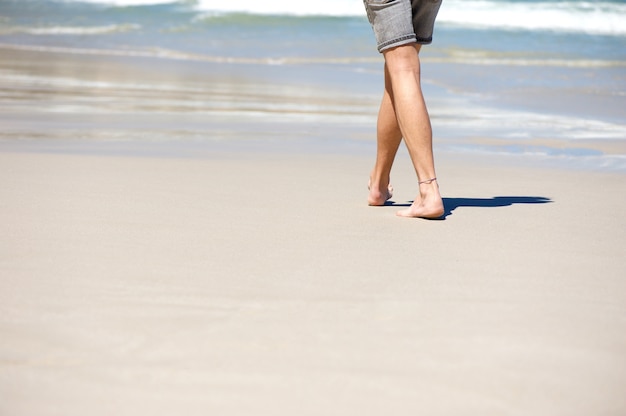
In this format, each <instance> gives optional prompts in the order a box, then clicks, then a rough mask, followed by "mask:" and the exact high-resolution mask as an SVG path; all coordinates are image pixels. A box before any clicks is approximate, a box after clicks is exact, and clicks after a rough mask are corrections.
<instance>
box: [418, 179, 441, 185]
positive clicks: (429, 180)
mask: <svg viewBox="0 0 626 416" xmlns="http://www.w3.org/2000/svg"><path fill="white" fill-rule="evenodd" d="M436 180H437V178H432V179H427V180H425V181H421V182H418V183H417V184H418V185H421V184H423V183H428V184H430V183H433V182H434V181H436Z"/></svg>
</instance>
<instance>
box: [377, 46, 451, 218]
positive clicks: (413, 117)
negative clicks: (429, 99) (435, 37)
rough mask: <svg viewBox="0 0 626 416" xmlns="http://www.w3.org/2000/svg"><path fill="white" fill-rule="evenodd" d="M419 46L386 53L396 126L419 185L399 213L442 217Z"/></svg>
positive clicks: (400, 47) (397, 48) (413, 215)
mask: <svg viewBox="0 0 626 416" xmlns="http://www.w3.org/2000/svg"><path fill="white" fill-rule="evenodd" d="M419 50H420V45H403V46H398V47H396V48H392V49H389V50H387V51H385V52H384V56H385V63H386V68H387V71H388V73H389V76H388V77H389V79H390V81H391V91H392V94H390V95H391V97H392V99H393V106H392V107H393V108H394V109H395V114H396V119H397V124H398V125H399V128H400V131H401V132H402V137H404V141H405V143H406V145H407V149H408V151H409V155H410V156H411V161H412V162H413V166H414V168H415V173H416V174H417V178H418V182H419V194H418V196H417V197H416V198H415V200H414V202H413V204H412V205H411V206H410V207H409V208H407V209H404V210H401V211H399V212H398V215H399V216H402V217H420V218H439V217H441V216H442V215H443V213H444V208H443V201H442V199H441V194H440V193H439V186H438V185H437V181H436V180H433V178H436V176H437V175H436V174H435V162H434V157H433V147H432V129H431V126H430V117H429V116H428V110H427V108H426V103H425V102H424V96H423V95H422V88H421V80H420V61H419Z"/></svg>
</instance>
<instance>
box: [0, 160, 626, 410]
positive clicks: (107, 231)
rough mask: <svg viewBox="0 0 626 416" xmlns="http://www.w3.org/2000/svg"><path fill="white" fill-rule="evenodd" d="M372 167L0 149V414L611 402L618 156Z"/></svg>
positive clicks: (577, 406) (623, 318) (619, 396)
mask: <svg viewBox="0 0 626 416" xmlns="http://www.w3.org/2000/svg"><path fill="white" fill-rule="evenodd" d="M399 163H400V165H399V167H397V168H396V170H398V171H400V172H403V173H402V174H398V175H396V177H395V178H394V185H395V187H396V190H397V191H396V197H395V198H394V200H395V201H396V203H400V204H403V203H406V202H407V201H408V200H410V199H411V198H412V197H413V196H414V195H413V192H414V191H415V183H414V179H413V177H412V176H411V175H410V174H409V172H410V167H409V166H408V162H407V161H406V160H404V161H402V160H401V161H400V162H399ZM369 167H370V160H365V159H364V158H360V157H349V156H321V155H315V156H306V157H305V156H291V157H290V156H288V155H279V156H272V157H268V156H262V155H254V154H248V155H239V156H236V155H232V156H231V157H229V158H225V159H222V160H212V159H200V160H197V159H196V160H183V159H156V158H152V159H150V158H139V157H95V156H81V155H75V156H70V155H51V154H18V153H13V154H12V153H0V217H1V218H2V222H1V229H0V274H1V278H0V285H1V286H0V308H1V313H0V339H1V340H2V341H1V342H0V359H1V362H0V397H1V398H2V399H1V400H0V414H1V415H7V416H9V415H10V416H17V415H29V416H32V415H81V416H82V415H90V416H93V415H113V414H115V415H144V414H145V415H172V414H180V415H220V416H223V415H272V416H273V415H316V416H317V415H455V416H456V415H464V416H465V415H480V416H485V415H533V416H539V415H550V416H554V415H567V416H574V415H581V416H589V415H623V414H626V396H625V395H624V394H623V392H624V386H625V385H626V359H625V354H624V352H625V351H626V280H625V279H624V276H625V271H626V268H625V266H626V261H625V258H624V255H625V254H626V253H625V251H624V247H625V244H624V243H625V236H624V230H625V229H626V227H625V226H626V218H625V216H624V214H623V210H622V208H623V203H624V192H623V191H624V176H623V174H608V173H594V172H575V171H557V170H544V169H538V168H535V169H524V168H521V167H503V166H498V167H494V166H481V165H479V164H473V163H470V162H465V163H457V162H454V161H450V160H449V161H445V160H443V162H442V163H440V166H439V172H438V173H439V176H440V178H442V179H441V187H442V192H443V194H444V196H445V197H447V198H454V199H448V200H447V204H448V206H449V207H454V206H455V205H459V206H458V207H456V208H455V209H453V211H452V213H451V214H450V215H448V216H447V218H446V220H445V221H424V220H409V219H401V218H396V217H395V216H394V212H395V211H396V210H397V209H398V208H396V207H380V208H373V207H368V206H367V205H366V203H365V200H366V190H365V185H366V182H367V177H366V175H367V172H368V171H369ZM404 173H406V174H404ZM494 197H523V198H513V199H511V198H509V199H506V198H504V199H502V198H501V199H495V200H493V198H494ZM531 197H541V198H549V199H550V200H551V202H549V203H535V204H530V203H522V202H524V201H525V202H530V201H533V200H534V201H539V199H533V198H531ZM457 198H475V199H477V200H474V201H472V200H469V199H463V200H461V199H457ZM501 202H502V203H501ZM507 202H513V203H512V204H511V205H507ZM498 205H504V206H498Z"/></svg>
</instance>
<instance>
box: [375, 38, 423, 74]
mask: <svg viewBox="0 0 626 416" xmlns="http://www.w3.org/2000/svg"><path fill="white" fill-rule="evenodd" d="M384 57H385V64H386V65H387V69H388V71H389V73H390V74H391V75H393V74H395V73H403V72H407V71H410V72H413V73H419V72H420V60H419V54H418V50H417V49H416V48H415V47H413V46H412V45H402V46H398V47H396V48H392V49H389V50H387V51H385V52H384Z"/></svg>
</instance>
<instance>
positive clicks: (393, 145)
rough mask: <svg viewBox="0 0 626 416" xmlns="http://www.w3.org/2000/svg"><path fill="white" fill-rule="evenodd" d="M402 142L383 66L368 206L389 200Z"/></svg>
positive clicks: (389, 84) (386, 71) (389, 81)
mask: <svg viewBox="0 0 626 416" xmlns="http://www.w3.org/2000/svg"><path fill="white" fill-rule="evenodd" d="M401 141H402V133H401V132H400V126H398V121H397V119H396V111H395V109H394V107H393V91H392V89H391V79H390V78H389V71H388V70H387V65H385V91H384V93H383V98H382V101H381V103H380V109H379V111H378V122H377V126H376V163H375V165H374V169H373V170H372V173H371V176H370V184H369V195H368V199H367V202H368V204H369V205H384V204H385V201H387V200H388V199H389V198H391V191H392V190H391V189H390V186H389V181H390V179H389V177H390V174H391V167H392V165H393V161H394V159H395V157H396V153H397V152H398V147H399V146H400V142H401Z"/></svg>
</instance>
